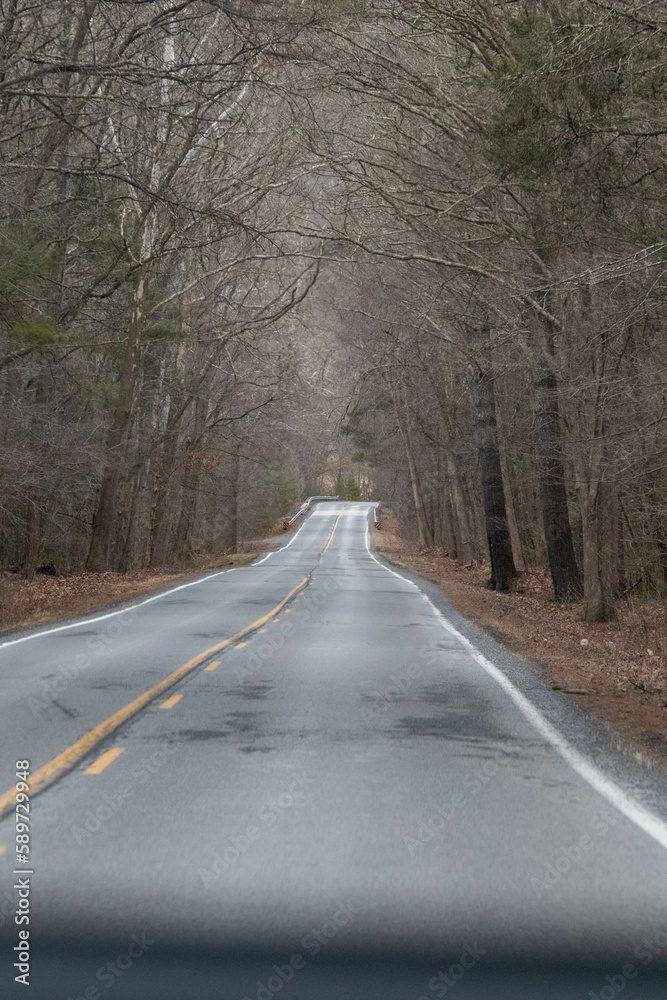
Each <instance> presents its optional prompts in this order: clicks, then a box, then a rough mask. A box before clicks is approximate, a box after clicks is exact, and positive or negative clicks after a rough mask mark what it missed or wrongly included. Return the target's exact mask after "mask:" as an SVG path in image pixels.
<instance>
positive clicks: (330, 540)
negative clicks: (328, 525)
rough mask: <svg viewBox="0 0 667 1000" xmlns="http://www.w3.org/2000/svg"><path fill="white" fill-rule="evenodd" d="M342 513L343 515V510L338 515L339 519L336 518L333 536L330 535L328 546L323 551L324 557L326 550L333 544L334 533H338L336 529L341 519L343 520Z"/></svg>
mask: <svg viewBox="0 0 667 1000" xmlns="http://www.w3.org/2000/svg"><path fill="white" fill-rule="evenodd" d="M342 513H343V511H342V510H341V512H340V514H339V515H338V517H337V518H336V520H335V521H334V526H333V528H332V529H331V534H330V535H329V539H328V541H327V544H326V545H325V546H324V548H323V549H322V555H324V553H325V552H326V550H327V549H328V548H329V546H330V545H331V543H332V541H333V536H334V532H335V531H336V528H337V527H338V522H339V521H340V518H341V514H342Z"/></svg>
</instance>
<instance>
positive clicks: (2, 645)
mask: <svg viewBox="0 0 667 1000" xmlns="http://www.w3.org/2000/svg"><path fill="white" fill-rule="evenodd" d="M307 520H308V517H306V519H305V520H304V522H303V524H302V525H301V527H300V528H299V531H301V530H302V529H303V528H304V527H305V524H306V521H307ZM299 531H296V532H295V533H294V535H293V536H292V538H291V539H290V541H289V542H288V543H287V545H283V546H282V547H281V548H279V549H274V551H273V552H267V554H266V555H265V556H262V558H261V559H258V560H257V562H251V563H248V565H247V566H232V568H231V569H221V570H219V571H218V572H217V573H207V574H206V576H202V577H200V579H199V580H191V581H190V583H181V584H179V586H178V587H170V589H169V590H161V591H160V593H159V594H153V596H152V597H147V598H146V600H145V601H138V602H137V604H130V605H128V607H126V608H118V610H117V611H109V612H107V614H105V615H95V617H94V618H84V619H81V620H79V621H74V622H69V623H68V624H67V625H56V627H55V628H44V629H40V631H38V632H31V633H30V634H29V635H22V636H21V637H20V638H19V639H8V640H7V641H6V642H0V649H6V648H7V647H8V646H16V645H18V643H19V642H28V641H29V640H30V639H40V638H41V637H42V636H44V635H53V634H54V633H55V632H64V631H65V629H69V628H81V627H82V626H83V625H93V624H94V623H95V622H103V621H106V620H107V619H108V618H115V617H116V615H124V614H127V612H128V611H136V610H137V608H143V607H144V606H145V605H146V604H151V603H152V602H153V601H159V600H160V599H161V598H162V597H168V596H169V594H175V593H176V592H177V591H179V590H185V589H186V588H187V587H196V586H198V584H200V583H206V581H207V580H213V579H215V577H216V576H222V575H223V574H225V573H233V572H234V570H237V569H250V568H251V567H252V566H260V565H261V564H262V563H263V562H266V560H267V559H268V558H269V557H270V556H272V555H275V553H276V552H284V551H285V549H288V548H289V547H290V545H291V544H292V542H294V541H295V540H296V537H297V535H298V534H299Z"/></svg>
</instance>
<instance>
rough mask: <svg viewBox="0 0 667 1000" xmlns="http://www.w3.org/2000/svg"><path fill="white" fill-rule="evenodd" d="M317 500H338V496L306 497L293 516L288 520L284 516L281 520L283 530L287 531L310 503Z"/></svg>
mask: <svg viewBox="0 0 667 1000" xmlns="http://www.w3.org/2000/svg"><path fill="white" fill-rule="evenodd" d="M317 500H340V496H337V497H308V499H307V500H306V501H305V502H304V503H302V504H301V506H300V507H299V509H298V510H297V512H296V514H295V515H294V517H290V518H289V520H288V519H287V518H285V520H284V521H283V531H287V529H288V528H291V526H292V525H293V524H294V522H295V521H297V520H298V519H299V518H300V517H301V515H302V514H305V513H306V511H307V510H308V508H309V507H310V505H311V503H315V502H316V501H317Z"/></svg>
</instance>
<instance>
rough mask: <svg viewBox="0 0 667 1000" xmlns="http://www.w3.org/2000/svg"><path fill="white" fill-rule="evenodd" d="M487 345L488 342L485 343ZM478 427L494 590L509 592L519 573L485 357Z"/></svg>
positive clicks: (479, 377) (478, 384) (478, 382)
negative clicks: (508, 514)
mask: <svg viewBox="0 0 667 1000" xmlns="http://www.w3.org/2000/svg"><path fill="white" fill-rule="evenodd" d="M475 332H476V339H481V338H482V337H483V338H486V339H488V328H486V327H484V328H483V329H481V330H479V331H475ZM485 346H486V345H485ZM475 403H476V430H477V447H478V449H479V463H480V470H481V477H482V496H483V500H484V516H485V521H486V537H487V541H488V544H489V556H490V559H491V577H490V579H489V580H488V582H487V587H488V588H489V589H490V590H498V591H507V590H510V589H511V587H512V581H513V579H514V577H515V575H516V570H515V568H514V559H513V556H512V542H511V539H510V533H509V526H508V523H507V507H506V504H505V491H504V489H503V476H502V467H501V463H500V450H499V447H498V425H497V422H496V403H495V394H494V386H493V370H492V368H491V364H490V362H489V361H488V360H484V361H483V362H482V365H481V366H480V368H479V369H478V371H477V373H476V376H475Z"/></svg>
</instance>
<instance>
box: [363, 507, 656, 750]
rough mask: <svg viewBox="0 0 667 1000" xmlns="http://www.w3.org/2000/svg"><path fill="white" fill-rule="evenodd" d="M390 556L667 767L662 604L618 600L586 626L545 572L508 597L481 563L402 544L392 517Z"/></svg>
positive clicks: (381, 538) (387, 521) (385, 536)
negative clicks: (496, 589) (611, 614)
mask: <svg viewBox="0 0 667 1000" xmlns="http://www.w3.org/2000/svg"><path fill="white" fill-rule="evenodd" d="M373 540H374V542H375V545H376V547H377V549H378V551H379V552H380V553H381V554H382V555H383V556H385V557H386V558H387V559H388V560H389V561H390V562H392V563H394V564H395V565H397V566H402V567H404V568H405V569H408V570H410V571H412V572H415V573H418V574H419V575H420V576H423V577H425V578H426V579H428V580H431V581H433V582H434V583H436V584H438V586H440V587H441V588H442V589H443V590H444V591H445V593H446V594H447V596H448V598H449V599H450V601H451V603H452V604H453V606H454V607H455V608H456V609H457V611H460V612H461V613H462V614H464V615H465V616H466V617H467V618H469V619H471V620H473V621H475V622H476V623H477V624H479V625H481V626H482V627H483V628H485V629H486V631H488V632H490V633H491V634H492V635H493V636H494V638H496V639H498V640H499V641H501V642H502V643H504V644H505V645H506V646H508V647H509V648H511V649H512V650H514V651H515V652H517V653H519V654H521V655H522V656H524V657H526V658H528V659H530V660H532V661H536V662H537V664H538V665H539V667H540V668H541V670H542V671H543V672H544V673H546V676H547V678H548V680H549V681H550V683H551V684H552V686H553V687H554V688H557V689H560V690H562V691H563V692H564V693H565V694H569V695H572V696H574V697H577V698H579V700H580V704H583V705H584V706H585V708H586V709H587V710H588V711H589V712H591V713H592V714H595V715H597V716H599V717H602V718H603V719H604V721H605V722H606V723H607V724H608V725H609V726H610V727H612V728H613V729H614V731H615V732H618V733H620V734H622V735H623V736H624V737H625V739H626V740H628V741H629V742H630V743H631V745H632V748H633V750H634V753H635V756H637V757H638V758H639V759H643V760H649V759H650V760H651V761H654V762H655V761H659V762H660V763H662V764H665V765H667V710H666V709H667V613H666V612H667V606H666V604H665V602H664V601H656V602H652V603H640V602H637V601H630V600H627V601H620V602H619V605H618V621H616V622H609V623H606V624H589V623H587V622H584V621H583V620H582V615H581V606H580V605H578V604H573V605H563V604H557V603H556V602H555V601H554V599H553V591H552V589H551V583H550V580H549V579H548V578H547V577H546V576H545V574H544V573H541V572H536V571H530V572H528V573H524V574H522V575H521V576H520V577H519V578H518V580H517V583H516V587H515V589H514V591H513V592H512V593H511V594H495V593H493V592H491V591H488V590H486V589H485V583H486V580H487V579H488V576H489V568H488V566H486V567H485V566H474V567H471V568H469V569H464V568H463V567H461V566H460V565H459V564H458V563H457V562H455V561H454V560H453V559H449V558H447V557H446V556H445V555H444V554H443V553H442V552H441V551H438V550H427V551H424V550H420V549H419V548H417V547H416V546H414V545H412V544H411V543H410V542H408V541H407V540H406V539H405V537H404V536H403V533H402V531H401V528H400V525H399V524H398V522H397V521H396V519H395V518H393V517H391V516H389V517H386V518H383V525H382V531H380V532H376V533H375V534H374V539H373Z"/></svg>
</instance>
